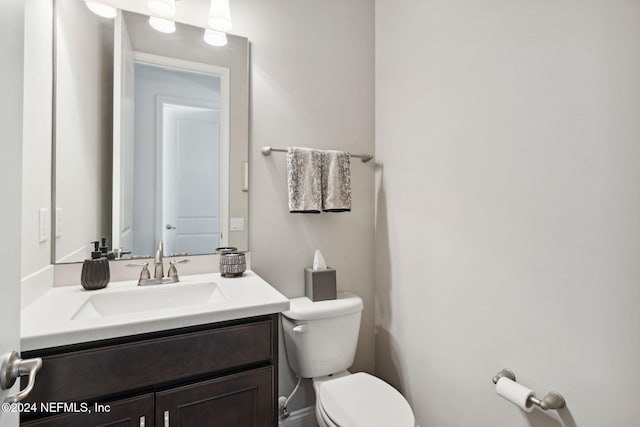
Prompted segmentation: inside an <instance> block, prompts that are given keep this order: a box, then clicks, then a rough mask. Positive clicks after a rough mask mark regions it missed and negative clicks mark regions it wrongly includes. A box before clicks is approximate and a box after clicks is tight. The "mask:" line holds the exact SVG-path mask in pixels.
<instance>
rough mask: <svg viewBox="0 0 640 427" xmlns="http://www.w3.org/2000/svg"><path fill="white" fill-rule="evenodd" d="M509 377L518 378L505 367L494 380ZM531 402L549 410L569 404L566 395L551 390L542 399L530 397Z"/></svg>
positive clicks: (512, 379) (495, 382)
mask: <svg viewBox="0 0 640 427" xmlns="http://www.w3.org/2000/svg"><path fill="white" fill-rule="evenodd" d="M503 377H504V378H508V379H510V380H511V381H515V380H516V374H514V373H513V371H512V370H511V369H506V368H505V369H503V370H501V371H500V372H498V373H497V374H496V376H495V377H493V379H492V381H493V383H494V384H497V383H498V380H499V379H500V378H503ZM529 402H531V403H532V404H534V405H536V406H538V407H539V408H541V409H544V410H545V411H546V410H549V409H561V408H564V407H565V406H567V403H566V401H565V400H564V397H562V395H561V394H560V393H558V392H557V391H550V392H549V393H547V395H546V396H545V397H543V398H542V399H539V398H538V397H536V396H535V395H534V396H530V397H529Z"/></svg>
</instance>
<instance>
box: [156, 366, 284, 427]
mask: <svg viewBox="0 0 640 427" xmlns="http://www.w3.org/2000/svg"><path fill="white" fill-rule="evenodd" d="M273 375H274V370H273V367H272V366H267V367H264V368H259V369H253V370H250V371H245V372H242V373H239V374H234V375H228V376H225V377H222V378H217V379H214V380H209V381H202V382H199V383H196V384H192V385H187V386H183V387H177V388H173V389H170V390H167V391H163V392H159V393H156V426H157V427H167V426H170V427H202V426H209V427H217V426H220V427H230V426H233V427H274V426H276V425H277V420H276V410H275V397H274V395H273V382H272V381H273Z"/></svg>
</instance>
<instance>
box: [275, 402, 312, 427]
mask: <svg viewBox="0 0 640 427" xmlns="http://www.w3.org/2000/svg"><path fill="white" fill-rule="evenodd" d="M278 426H279V427H318V421H317V420H316V407H315V406H307V407H306V408H302V409H298V410H297V411H293V412H291V415H289V417H287V418H285V419H284V420H280V422H279V423H278Z"/></svg>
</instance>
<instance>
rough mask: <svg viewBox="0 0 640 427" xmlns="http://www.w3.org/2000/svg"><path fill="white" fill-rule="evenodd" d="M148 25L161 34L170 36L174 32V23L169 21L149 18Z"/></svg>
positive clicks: (154, 17) (153, 17)
mask: <svg viewBox="0 0 640 427" xmlns="http://www.w3.org/2000/svg"><path fill="white" fill-rule="evenodd" d="M149 25H151V27H152V28H153V29H154V30H156V31H160V32H161V33H166V34H171V33H174V32H175V31H176V23H175V22H173V21H171V20H170V19H164V18H158V17H156V16H150V17H149Z"/></svg>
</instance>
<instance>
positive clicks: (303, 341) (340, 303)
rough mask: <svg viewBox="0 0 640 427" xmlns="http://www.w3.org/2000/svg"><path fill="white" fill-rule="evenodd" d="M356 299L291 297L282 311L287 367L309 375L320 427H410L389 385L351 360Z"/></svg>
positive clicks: (405, 406) (407, 412)
mask: <svg viewBox="0 0 640 427" xmlns="http://www.w3.org/2000/svg"><path fill="white" fill-rule="evenodd" d="M362 307H363V306H362V299H361V298H360V297H358V296H357V295H354V294H350V293H346V292H345V293H340V294H338V298H337V299H335V300H328V301H317V302H313V301H311V300H310V299H309V298H307V297H302V298H295V299H292V300H291V305H290V308H289V311H285V312H284V313H282V315H283V318H282V328H283V329H284V339H285V346H286V349H287V357H288V360H289V366H291V369H293V370H294V372H296V373H297V374H298V375H299V376H301V377H303V378H313V388H314V389H315V392H316V416H317V419H318V423H319V424H320V426H321V427H390V426H393V427H414V426H415V418H414V416H413V411H412V410H411V407H410V406H409V403H408V402H407V401H406V400H405V398H404V397H403V396H402V395H401V394H400V393H399V392H398V391H397V390H396V389H395V388H393V387H392V386H390V385H389V384H387V383H386V382H384V381H382V380H381V379H379V378H376V377H374V376H372V375H369V374H366V373H364V372H359V373H356V374H352V373H350V372H349V371H347V368H349V367H350V366H351V365H352V364H353V358H354V357H355V353H356V344H357V342H358V334H359V332H360V315H361V313H362Z"/></svg>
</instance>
